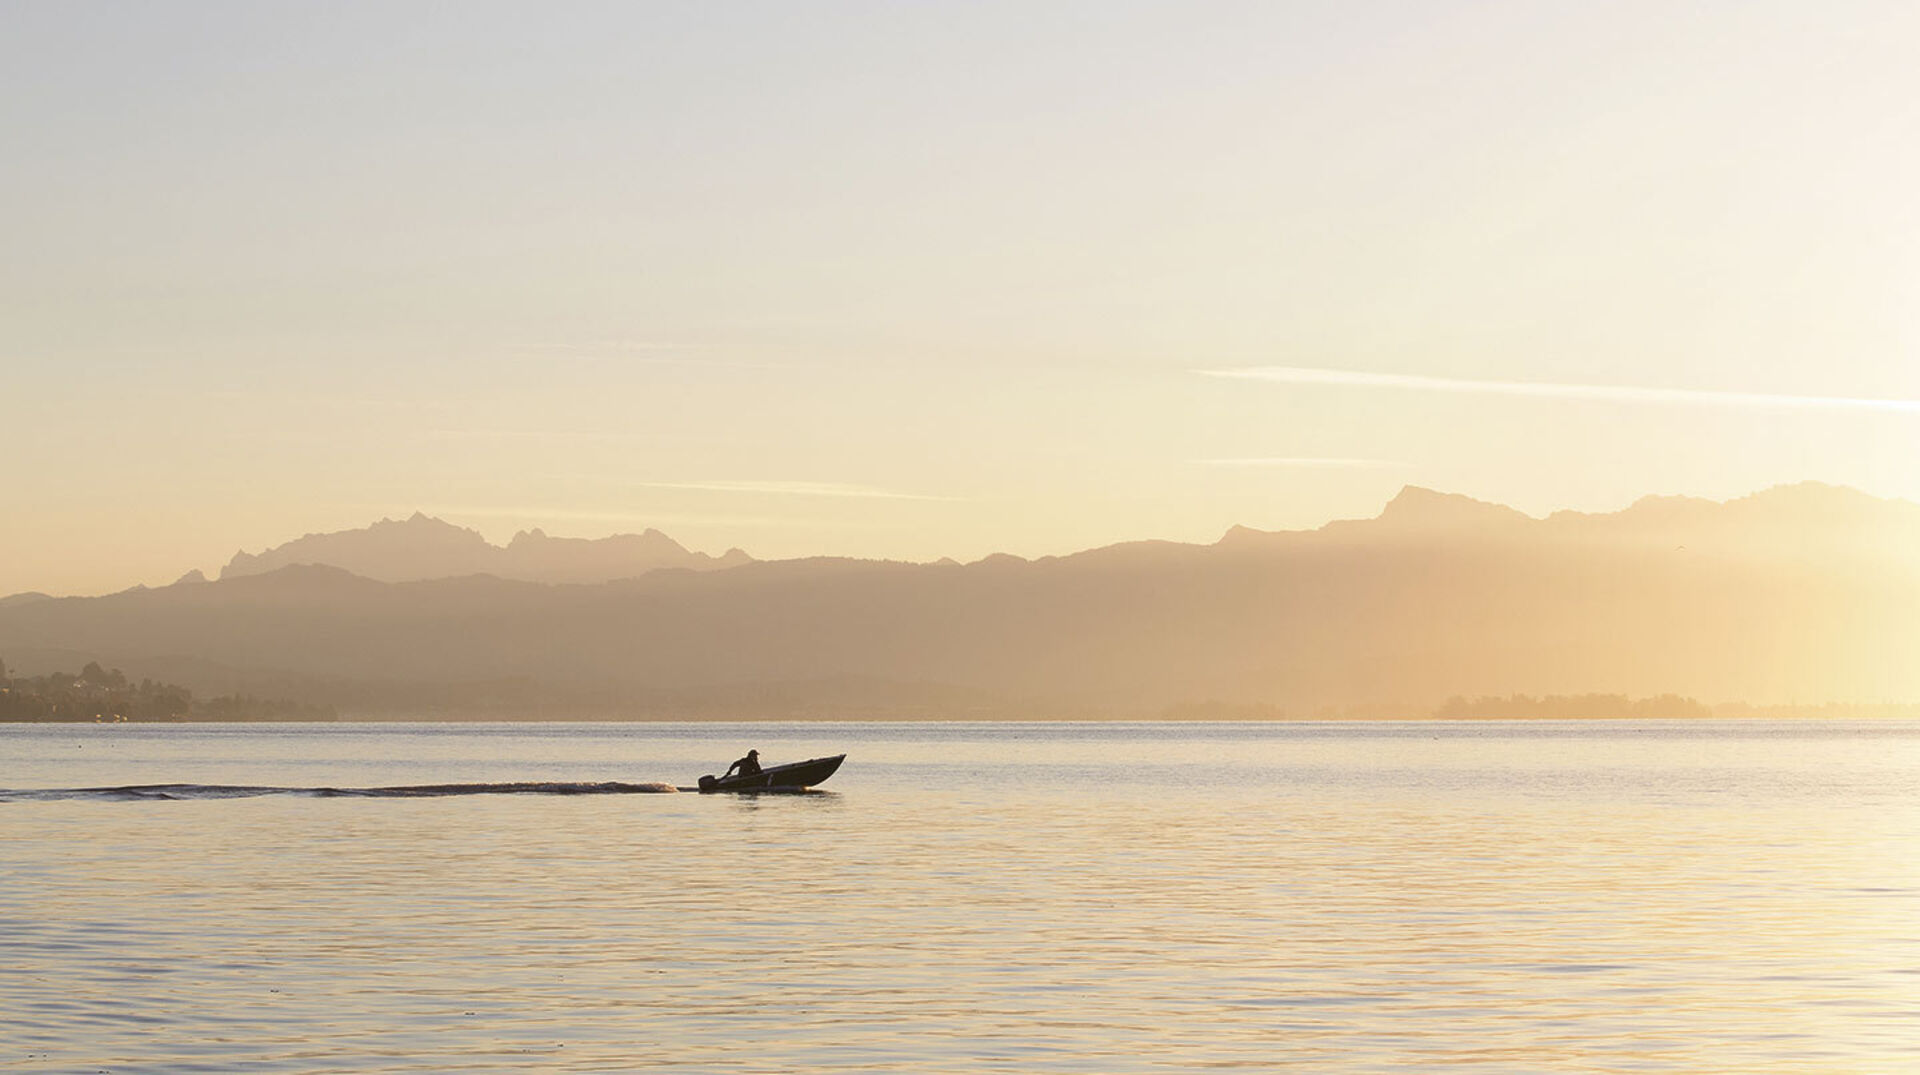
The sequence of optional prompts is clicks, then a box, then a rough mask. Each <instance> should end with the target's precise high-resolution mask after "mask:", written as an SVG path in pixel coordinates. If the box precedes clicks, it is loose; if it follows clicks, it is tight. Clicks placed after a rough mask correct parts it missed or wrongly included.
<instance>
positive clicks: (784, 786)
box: [700, 754, 847, 791]
mask: <svg viewBox="0 0 1920 1075" xmlns="http://www.w3.org/2000/svg"><path fill="white" fill-rule="evenodd" d="M846 760H847V756H846V755H845V754H835V755H834V756H833V757H831V758H808V759H807V760H806V761H796V762H792V763H790V764H787V765H769V766H768V767H766V768H765V769H762V770H760V771H759V772H757V773H754V774H752V775H750V776H728V777H717V776H703V777H701V778H700V790H701V791H799V790H801V789H802V788H810V787H812V786H814V785H815V784H818V783H820V782H821V781H823V780H825V779H826V778H828V777H830V776H832V775H833V774H834V771H835V770H836V769H839V768H840V763H841V762H843V761H846Z"/></svg>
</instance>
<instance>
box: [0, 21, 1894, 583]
mask: <svg viewBox="0 0 1920 1075" xmlns="http://www.w3.org/2000/svg"><path fill="white" fill-rule="evenodd" d="M1916 41H1920V6H1915V5H1912V4H1908V3H1846V2H1837V3H1828V4H1818V5H1815V4H1777V3H1703V4H1690V5H1674V4H1670V3H1635V2H1628V3H1617V4H1592V3H1553V2H1524V3H1521V2H1511V3H1458V4H1437V3H1436V4H1384V3H1356V2H1341V3H1324V4H1312V3H1298V4H1271V3H1254V4H1204V3H1202V4H1194V3H1181V4H1171V3H1169V4H1135V3H1077V4H1076V3H1058V4H1032V3H968V4H836V3H822V4H804V5H803V4H772V3H765V4H762V3H676V4H629V3H617V4H616V3H604V4H595V3H577V4H569V5H564V6H560V8H559V10H555V6H554V5H534V4H520V5H508V4H482V3H476V4H462V5H456V6H439V7H435V6H430V5H394V4H327V5H320V4H315V5H303V6H294V5H279V4H275V5H258V4H246V3H232V4H193V3H175V4H164V5H163V4H149V5H126V6H114V7H106V6H99V5H79V4H59V3H32V4H11V5H7V6H6V7H4V8H0V145H4V150H3V151H0V152H3V156H0V236H4V241H3V242H0V399H4V401H5V404H4V412H3V413H4V420H3V421H0V464H4V465H3V468H0V474H4V476H5V488H6V498H5V501H4V502H5V503H6V504H7V505H8V510H7V513H6V523H5V525H4V526H3V527H0V594H4V593H10V592H14V591H20V590H45V591H49V592H55V593H97V592H103V591H107V590H112V589H118V588H121V587H124V586H128V585H132V584H134V583H148V584H156V583H164V582H167V581H171V579H172V578H173V577H175V576H177V575H178V574H180V573H181V572H183V571H185V570H187V569H189V568H195V567H198V568H201V569H203V570H207V571H209V573H211V572H212V571H213V570H214V569H216V568H218V566H219V565H220V564H221V563H223V562H224V561H225V560H226V559H227V557H228V556H229V555H231V553H232V552H233V551H234V550H235V549H236V548H247V549H249V550H255V551H257V550H258V549H260V548H262V547H265V546H268V545H273V544H278V543H280V542H282V541H285V540H287V539H289V538H292V537H295V536H298V535H299V534H301V533H305V532H309V531H322V530H332V529H341V528H346V527H354V526H360V525H364V524H365V523H367V522H369V521H371V520H373V519H375V518H378V517H381V516H383V515H392V516H404V515H407V514H411V513H412V512H413V511H415V510H424V511H426V512H428V513H430V514H435V515H439V516H441V517H444V518H446V519H448V520H450V521H453V522H457V523H460V524H463V525H468V526H473V527H475V528H477V529H479V530H481V531H482V532H483V533H485V534H487V535H488V536H489V537H490V538H493V539H494V540H496V541H501V540H504V539H505V538H507V537H508V536H510V535H511V534H512V533H513V531H515V530H517V529H520V528H524V527H533V526H540V527H544V528H546V529H547V530H548V531H549V532H550V533H555V534H568V535H579V536H598V535H602V534H606V533H610V532H614V531H623V530H638V529H641V528H644V527H648V526H653V527H657V528H659V529H662V530H665V531H666V532H668V533H669V534H672V535H673V536H675V537H676V538H678V539H680V540H681V541H682V542H684V543H686V544H688V545H689V546H692V547H694V548H698V549H703V550H707V551H712V552H718V551H721V550H722V549H724V548H726V547H728V546H740V547H743V548H745V549H747V550H748V551H749V552H751V553H753V554H754V555H756V556H760V557H776V556H793V555H807V554H817V553H835V554H848V555H860V556H882V557H894V558H908V559H934V558H938V557H941V556H953V557H955V558H959V559H970V558H974V557H977V556H980V555H983V554H985V553H987V552H991V551H995V550H1006V551H1012V552H1015V553H1020V554H1023V555H1037V554H1044V553H1052V552H1065V551H1070V550H1073V549H1078V548H1084V547H1087V546H1093V545H1099V544H1105V543H1110V542H1113V541H1119V540H1127V539H1134V538H1146V537H1162V538H1173V539H1178V540H1197V541H1210V540H1213V539H1214V538H1215V537H1217V536H1218V535H1219V534H1220V533H1221V532H1222V531H1224V530H1225V529H1226V528H1227V527H1228V526H1230V525H1233V524H1236V523H1238V524H1245V525H1249V526H1254V527H1260V528H1269V529H1271V528H1282V527H1300V526H1313V525H1318V524H1319V523H1321V522H1323V521H1325V520H1327V519H1330V518H1334V517H1340V516H1355V515H1371V514H1373V513H1374V512H1376V511H1377V510H1378V508H1379V506H1380V504H1381V503H1383V502H1384V501H1385V500H1386V499H1387V498H1388V497H1390V496H1391V495H1392V494H1393V492H1394V491H1395V490H1396V489H1398V488H1399V487H1400V486H1401V485H1404V484H1420V485H1428V486H1433V487H1437V488H1442V489H1447V490H1452V491H1458V492H1464V493H1468V494H1470V495H1473V496H1477V497H1481V498H1483V499H1489V500H1495V501H1499V502H1503V503H1508V504H1512V505H1514V506H1516V507H1519V508H1521V509H1522V510H1525V511H1528V512H1531V513H1535V514H1541V513H1545V512H1548V511H1551V510H1555V509H1558V508H1563V507H1573V508H1580V509H1583V510H1611V509H1614V508H1618V507H1621V506H1624V505H1625V504H1626V503H1628V502H1630V501H1632V500H1633V499H1635V498H1637V497H1638V496H1640V495H1643V494H1646V493H1655V492H1658V493H1688V494H1696V495H1704V496H1711V497H1716V498H1722V497H1728V496H1734V495H1739V494H1742V493H1745V492H1749V491H1752V490H1754V489H1757V488H1762V487H1765V486H1769V485H1773V484H1777V483H1782V482H1790V481H1799V480H1803V479H1815V480H1821V481H1828V482H1834V483H1840V484H1848V485H1854V486H1857V487H1860V488H1863V489H1866V490H1867V491H1869V492H1873V493H1876V494H1878V495H1883V496H1900V497H1907V498H1914V499H1920V468H1916V467H1914V466H1913V465H1912V461H1913V460H1915V459H1920V402H1916V401H1920V208H1916V207H1917V206H1920V199H1916V198H1915V197H1914V196H1913V193H1912V192H1913V191H1915V190H1920V73H1917V72H1920V65H1915V64H1914V63H1913V62H1912V51H1913V44H1914V42H1916Z"/></svg>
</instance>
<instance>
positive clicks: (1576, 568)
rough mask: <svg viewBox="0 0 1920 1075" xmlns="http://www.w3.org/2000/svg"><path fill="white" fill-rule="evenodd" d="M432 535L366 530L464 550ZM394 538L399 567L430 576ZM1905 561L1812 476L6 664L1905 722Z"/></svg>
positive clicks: (481, 685) (163, 616) (5, 638)
mask: <svg viewBox="0 0 1920 1075" xmlns="http://www.w3.org/2000/svg"><path fill="white" fill-rule="evenodd" d="M429 524H432V521H431V520H425V521H422V520H419V519H416V520H410V521H409V522H408V523H406V524H381V525H380V526H376V527H374V528H372V529H371V531H359V532H353V533H355V534H366V533H380V532H382V531H381V527H382V526H385V527H386V528H387V531H386V532H389V533H393V534H418V535H420V536H421V537H422V538H423V540H422V545H421V548H426V547H436V548H437V547H439V546H438V545H437V544H435V543H439V542H447V543H448V544H449V545H451V546H452V547H453V548H456V549H471V548H472V547H473V546H472V543H471V542H469V541H467V540H466V539H464V538H459V537H458V535H457V533H456V534H449V533H448V531H457V528H452V527H446V526H445V524H432V525H429ZM395 528H399V529H395ZM476 537H477V535H476ZM449 538H453V539H454V540H453V541H449V540H448V539H449ZM303 540H309V539H303ZM294 544H295V545H297V544H299V543H297V542H296V543H294ZM400 544H403V543H396V544H394V545H393V546H392V547H390V548H387V549H386V550H385V551H386V552H387V553H392V554H393V556H392V557H391V558H390V559H389V560H387V561H384V562H386V563H389V564H401V563H408V562H410V563H412V564H413V565H414V568H413V569H414V570H428V569H429V566H428V562H427V558H425V557H424V556H422V555H419V550H418V549H415V550H413V551H412V552H410V553H409V555H415V559H414V560H412V561H407V560H406V558H405V557H404V556H401V555H400V554H399V547H400ZM481 544H482V545H484V542H482V543H481ZM516 544H518V542H516ZM535 544H536V545H537V544H538V543H537V542H536V543H535ZM316 545H317V543H316ZM291 547H292V546H291V545H290V546H286V547H283V548H291ZM313 547H316V546H315V545H310V546H309V548H313ZM675 547H676V548H677V546H675ZM488 548H492V547H491V546H488ZM1915 549H1920V505H1916V504H1913V503H1909V502H1905V501H1897V500H1881V499H1877V498H1874V497H1870V496H1867V495H1865V494H1862V493H1858V492H1855V491H1852V490H1848V489H1842V488H1834V487H1828V486H1821V485H1813V484H1807V485H1799V486H1788V487H1781V488H1776V489H1772V490H1768V491H1766V492H1763V493H1758V494H1755V495H1753V496H1749V497H1745V498H1741V499H1738V500H1733V501H1729V502H1725V503H1715V502H1711V501H1702V500H1692V499H1686V498H1659V497H1650V498H1647V499H1644V500H1642V501H1640V502H1638V503H1636V504H1634V505H1633V506H1631V507H1629V508H1627V509H1625V510H1623V511H1620V512H1615V513H1611V514H1597V515H1595V514H1582V513H1575V512H1561V513H1558V514H1555V515H1552V516H1550V517H1548V518H1544V519H1536V518H1531V517H1528V516H1526V515H1524V514H1522V513H1520V512H1517V511H1514V510H1512V509H1509V508H1506V507H1502V506H1500V505H1495V504H1489V503H1485V502H1481V501H1476V500H1472V499H1470V498H1467V497H1463V496H1458V495H1450V494H1444V493H1438V492H1434V491H1431V490H1426V489H1421V488H1416V487H1409V488H1407V489H1405V490H1403V491H1402V492H1401V493H1400V494H1399V495H1398V496H1397V497H1395V498H1394V499H1393V500H1392V501H1391V502H1390V503H1388V504H1387V505H1386V507H1385V508H1384V510H1383V511H1382V512H1381V513H1380V514H1379V515H1378V516H1377V517H1375V518H1372V519H1361V520H1343V521H1339V522H1334V523H1329V524H1327V525H1326V526H1323V527H1321V528H1319V529H1317V530H1308V531H1279V532H1262V531H1254V530H1248V529H1244V528H1236V529H1235V530H1233V531H1231V532H1229V533H1227V534H1226V535H1225V536H1224V537H1223V538H1222V539H1221V540H1219V541H1218V542H1216V543H1215V544H1212V545H1181V544H1174V543H1167V542H1136V543H1129V544H1122V545H1114V546H1109V547H1106V548H1100V549H1093V550H1089V551H1087V552H1083V553H1079V554H1075V555H1072V556H1064V557H1052V558H1045V559H1041V560H1034V561H1026V560H1021V559H1018V558H1016V557H1011V556H995V557H989V558H987V559H985V560H981V561H978V562H975V563H972V564H966V565H960V564H953V563H935V564H910V563H892V562H880V561H860V560H839V559H810V560H790V561H775V562H747V563H740V564H738V565H737V566H734V567H731V568H728V569H725V570H706V571H695V570H654V571H652V572H650V573H647V574H644V575H640V576H638V577H634V578H626V579H620V580H617V581H611V582H599V583H593V584H579V583H548V582H530V581H524V580H519V579H508V578H501V577H497V576H492V575H482V574H466V575H462V576H456V577H442V578H428V579H416V580H410V581H383V580H380V579H375V578H368V577H363V576H360V575H356V574H354V573H352V572H350V571H348V570H345V569H343V568H341V567H336V566H322V565H311V564H291V565H289V566H285V567H280V568H278V569H275V570H269V571H266V572H264V573H259V574H245V573H243V572H235V571H231V570H230V571H229V572H227V573H224V574H223V578H222V579H221V580H220V581H217V582H211V583H208V582H195V583H189V584H181V585H175V586H170V587H165V588H160V589H154V590H137V591H129V592H126V593H122V594H116V595H112V596H108V597H98V598H67V599H53V600H37V601H31V602H24V603H15V604H9V605H5V606H0V654H4V655H5V656H6V657H7V658H8V659H9V660H10V661H13V662H14V663H16V664H18V665H21V666H23V667H26V666H29V665H30V664H31V663H32V662H33V661H34V660H37V659H41V658H40V657H39V656H37V655H49V654H59V655H62V656H63V657H65V658H67V659H69V660H70V659H72V658H73V657H75V656H78V655H84V656H85V657H86V658H87V659H97V660H100V661H101V662H103V663H106V664H111V665H116V666H119V667H123V668H127V669H129V670H130V671H132V670H134V669H141V670H147V669H151V670H152V671H151V672H150V673H147V674H159V673H162V672H166V673H168V674H171V675H173V676H175V677H176V678H177V679H178V681H181V682H184V683H186V684H187V685H188V686H192V687H194V688H195V689H196V690H221V689H234V686H235V684H247V685H251V686H253V687H254V688H256V689H260V688H262V687H263V685H270V684H274V683H284V684H288V685H289V686H288V689H298V690H301V691H303V692H305V693H307V694H313V693H316V692H318V693H320V694H323V695H326V696H327V697H325V698H323V699H319V700H325V701H330V702H336V703H342V704H344V706H345V707H346V708H348V709H349V710H351V709H353V708H355V707H356V706H364V707H368V708H373V709H378V708H381V707H394V706H402V705H406V704H411V702H418V701H420V700H422V699H427V700H433V699H439V700H440V701H441V702H442V703H444V704H446V705H449V706H456V707H457V706H458V705H460V704H465V703H463V702H462V701H461V700H462V699H465V700H466V701H467V702H475V701H476V700H478V701H484V702H486V703H487V704H495V705H501V706H507V707H511V706H514V705H554V706H562V707H564V706H570V705H572V706H584V707H588V708H592V709H595V710H598V711H605V712H608V713H610V714H623V715H656V716H673V715H676V714H679V713H692V714H698V713H701V712H708V711H728V712H739V711H741V710H743V709H749V710H750V709H753V708H754V707H758V709H759V711H761V712H763V713H764V714H765V715H770V716H777V715H783V714H788V715H809V714H821V713H823V712H827V711H832V710H833V709H834V708H835V707H841V708H851V709H854V710H857V711H873V710H887V711H898V712H901V713H903V714H906V715H929V714H931V715H942V716H966V715H1026V716H1045V715H1050V714H1051V715H1074V714H1083V715H1084V714H1114V715H1126V714H1145V713H1153V712H1157V711H1159V710H1161V709H1163V708H1164V707H1167V706H1172V705H1178V704H1182V703H1194V702H1203V701H1208V700H1214V701H1219V702H1224V703H1231V704H1236V705H1260V706H1272V707H1278V708H1279V709H1281V710H1284V711H1286V712H1287V713H1289V714H1292V715H1308V714H1311V713H1313V712H1317V711H1320V710H1322V709H1324V708H1326V707H1334V708H1339V707H1347V706H1371V707H1380V706H1387V707H1392V706H1404V707H1406V708H1407V710H1408V712H1409V713H1413V714H1418V713H1424V712H1425V711H1427V710H1428V709H1430V708H1431V707H1432V706H1434V705H1436V704H1438V703H1439V702H1440V701H1442V700H1444V699H1446V698H1447V697H1449V696H1452V695H1478V694H1505V693H1512V692H1525V693H1531V694H1546V693H1582V692H1590V691H1597V692H1610V693H1624V694H1631V695H1642V696H1644V695H1655V694H1663V693H1669V692H1671V693H1677V694H1684V695H1691V696H1693V697H1696V698H1701V699H1704V700H1708V701H1730V700H1746V701H1753V702H1762V703H1783V702H1793V701H1801V702H1811V701H1826V700H1848V701H1855V700H1859V701H1866V700H1876V701H1877V700H1891V701H1909V700H1915V699H1920V670H1916V668H1915V665H1914V662H1913V661H1912V660H1911V655H1912V654H1913V653H1915V652H1920V617H1917V616H1916V614H1915V611H1914V610H1915V609H1916V608H1920V567H1917V565H1916V557H1915V553H1914V550H1915ZM449 566H459V567H464V566H468V562H467V561H465V560H457V559H454V560H450V561H449ZM708 566H717V565H708Z"/></svg>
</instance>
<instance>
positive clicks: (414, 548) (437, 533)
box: [220, 512, 753, 582]
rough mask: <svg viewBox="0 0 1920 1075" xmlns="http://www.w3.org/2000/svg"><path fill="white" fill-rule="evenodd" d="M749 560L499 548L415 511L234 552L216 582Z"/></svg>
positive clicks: (566, 578)
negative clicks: (275, 575)
mask: <svg viewBox="0 0 1920 1075" xmlns="http://www.w3.org/2000/svg"><path fill="white" fill-rule="evenodd" d="M752 560H753V558H752V557H750V556H748V555H747V554H746V553H744V552H742V551H740V550H739V549H728V550H727V551H726V552H725V553H724V554H723V555H720V556H708V555H707V554H706V553H700V552H689V551H687V549H686V548H685V547H683V546H682V545H681V544H680V543H679V542H677V541H675V540H673V539H672V538H670V537H668V536H667V535H665V534H663V533H661V532H660V531H658V530H648V531H646V532H645V533H641V534H615V535H614V536H612V537H607V538H601V539H599V540H597V541H590V540H584V539H581V538H556V537H548V536H547V535H546V533H545V532H544V531H541V530H522V531H521V532H519V533H517V534H515V535H513V540H512V541H511V542H509V543H507V545H506V546H505V547H502V546H499V545H493V544H490V543H488V541H487V539H486V538H484V537H482V536H480V533H479V532H478V531H475V530H468V529H466V528H465V527H459V526H454V525H453V524H452V523H447V522H442V521H441V520H439V519H435V518H431V517H429V516H426V515H422V514H420V513H418V512H416V513H414V515H413V517H412V518H409V519H406V520H404V521H396V520H393V519H382V520H380V521H379V522H377V523H374V524H373V525H372V526H368V527H365V528H363V529H360V530H342V531H338V532H335V533H331V534H308V535H306V536H305V537H302V538H298V539H295V540H293V541H289V542H287V543H286V544H284V545H280V546H277V547H275V548H271V549H268V550H267V551H265V552H262V553H259V554H248V553H245V552H236V553H234V554H233V559H232V560H230V561H228V563H227V566H226V567H225V568H223V569H222V570H221V572H220V577H221V578H223V579H233V578H241V577H243V576H246V575H264V574H266V573H268V572H270V571H275V570H278V569H280V568H283V567H288V566H291V565H294V564H326V565H329V566H332V567H338V568H341V569H342V570H345V571H349V572H352V573H353V574H355V575H359V576H361V577H363V578H369V579H376V580H378V581H381V582H412V581H415V580H419V579H434V578H448V577H452V576H456V575H495V576H498V577H500V578H503V579H520V580H522V581H525V582H608V581H611V580H613V579H623V578H632V577H634V576H636V575H644V574H646V573H647V572H649V571H657V570H659V569H661V568H685V569H687V570H690V571H708V570H713V569H716V568H725V567H737V566H739V565H741V564H745V563H751V562H752Z"/></svg>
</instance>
